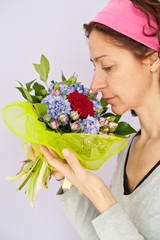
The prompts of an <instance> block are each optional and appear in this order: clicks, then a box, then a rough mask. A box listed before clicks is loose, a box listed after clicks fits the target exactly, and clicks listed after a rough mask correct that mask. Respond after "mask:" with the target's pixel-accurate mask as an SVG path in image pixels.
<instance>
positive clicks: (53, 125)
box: [49, 120, 59, 129]
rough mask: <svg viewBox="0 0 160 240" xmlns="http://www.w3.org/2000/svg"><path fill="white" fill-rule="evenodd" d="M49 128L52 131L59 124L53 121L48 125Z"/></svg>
mask: <svg viewBox="0 0 160 240" xmlns="http://www.w3.org/2000/svg"><path fill="white" fill-rule="evenodd" d="M49 126H50V127H51V128H52V129H57V128H58V126H59V123H58V121H57V120H53V121H52V122H50V123H49Z"/></svg>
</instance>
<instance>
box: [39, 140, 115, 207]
mask: <svg viewBox="0 0 160 240" xmlns="http://www.w3.org/2000/svg"><path fill="white" fill-rule="evenodd" d="M40 148H41V151H42V152H43V154H44V155H45V157H46V159H47V161H48V163H49V164H50V165H51V166H53V167H54V168H56V169H57V170H59V171H60V173H61V174H62V175H63V176H65V177H66V178H67V179H68V181H69V182H70V183H71V184H73V185H75V186H76V187H77V188H78V189H79V190H80V191H81V192H82V193H83V194H85V195H86V196H87V197H88V198H89V199H90V200H91V201H92V202H93V204H94V205H95V207H96V208H97V209H98V210H99V211H100V212H103V211H104V210H106V209H107V208H109V207H111V206H112V205H113V204H115V203H116V200H115V199H114V197H113V195H112V194H111V192H110V190H109V188H108V187H107V186H106V185H105V183H104V182H103V181H102V179H101V178H99V177H98V176H97V175H96V174H94V173H92V172H90V171H88V170H87V169H85V168H83V167H82V166H81V164H80V163H79V160H78V159H77V157H76V155H75V154H74V153H73V152H72V151H71V150H69V149H63V150H62V154H63V155H64V157H65V159H66V160H64V159H61V158H60V157H59V156H58V155H57V154H55V152H54V153H53V152H52V151H53V150H52V149H50V148H48V147H45V146H43V145H40ZM66 150H67V151H68V153H69V155H68V156H67V155H66V154H65V151H66Z"/></svg>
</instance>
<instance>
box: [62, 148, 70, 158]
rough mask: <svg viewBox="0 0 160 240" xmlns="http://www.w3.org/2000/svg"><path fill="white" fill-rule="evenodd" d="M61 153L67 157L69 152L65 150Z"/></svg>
mask: <svg viewBox="0 0 160 240" xmlns="http://www.w3.org/2000/svg"><path fill="white" fill-rule="evenodd" d="M62 153H63V155H64V156H65V157H69V151H68V150H67V149H63V150H62Z"/></svg>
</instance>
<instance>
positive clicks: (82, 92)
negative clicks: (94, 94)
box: [76, 84, 88, 96]
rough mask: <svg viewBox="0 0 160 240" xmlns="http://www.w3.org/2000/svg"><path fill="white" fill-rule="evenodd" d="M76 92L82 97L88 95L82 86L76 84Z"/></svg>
mask: <svg viewBox="0 0 160 240" xmlns="http://www.w3.org/2000/svg"><path fill="white" fill-rule="evenodd" d="M76 91H77V92H79V93H81V94H83V95H86V96H88V93H87V92H86V90H85V87H84V85H79V84H77V85H76Z"/></svg>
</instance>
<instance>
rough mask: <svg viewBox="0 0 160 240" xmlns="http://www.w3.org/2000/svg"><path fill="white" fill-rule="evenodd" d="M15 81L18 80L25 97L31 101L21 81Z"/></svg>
mask: <svg viewBox="0 0 160 240" xmlns="http://www.w3.org/2000/svg"><path fill="white" fill-rule="evenodd" d="M17 82H18V83H19V85H20V86H21V88H22V90H23V92H24V94H25V96H26V98H27V99H28V101H30V102H32V101H33V100H32V97H31V95H30V94H29V92H28V90H27V89H25V88H24V87H23V85H22V83H20V82H19V81H17Z"/></svg>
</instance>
